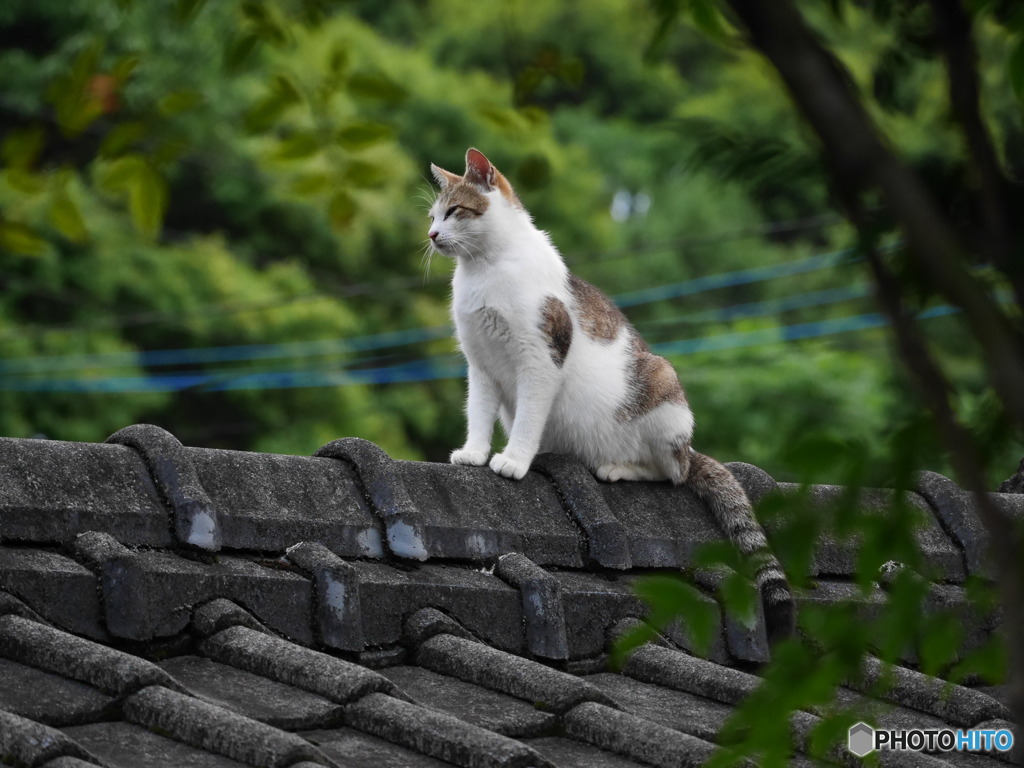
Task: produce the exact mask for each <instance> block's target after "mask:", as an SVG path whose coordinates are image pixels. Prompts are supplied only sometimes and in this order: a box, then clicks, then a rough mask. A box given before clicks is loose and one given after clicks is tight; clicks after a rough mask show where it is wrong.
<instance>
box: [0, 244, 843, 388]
mask: <svg viewBox="0 0 1024 768" xmlns="http://www.w3.org/2000/svg"><path fill="white" fill-rule="evenodd" d="M854 255H855V251H854V250H853V249H847V250H842V251H836V252H834V253H827V254H819V255H816V256H810V257H807V258H804V259H798V260H796V261H790V262H783V263H781V264H774V265H770V266H765V267H754V268H752V269H741V270H735V271H732V272H723V273H720V274H717V275H707V276H704V277H698V278H694V279H692V280H685V281H683V282H679V283H671V284H669V285H662V286H656V287H654V288H648V289H644V290H642V291H633V292H630V293H625V294H620V295H618V296H613V297H612V300H613V301H614V302H615V303H616V304H617V305H618V306H620V307H633V306H640V305H641V304H647V303H653V302H657V301H664V300H666V299H670V298H678V297H682V296H692V295H694V294H697V293H702V292H705V291H710V290H716V289H719V288H728V287H732V286H737V285H748V284H751V283H758V282H764V281H767V280H774V279H776V278H779V277H787V276H791V275H796V274H804V273H807V272H812V271H815V270H820V269H825V268H828V267H832V266H836V265H837V264H839V263H841V262H842V261H843V260H844V259H848V258H851V257H853V256H854ZM840 300H843V299H841V298H840V299H837V301H840ZM451 334H452V328H451V326H450V325H441V326H433V327H427V328H409V329H405V330H401V331H391V332H388V333H379V334H372V335H367V336H356V337H350V338H340V339H323V340H319V341H303V342H290V343H275V344H246V345H236V346H222V347H197V348H192V349H169V350H150V351H142V352H109V353H100V354H91V355H57V356H49V357H25V358H11V359H6V360H0V375H10V374H16V373H48V372H54V371H71V370H82V369H88V368H97V367H101V366H104V367H117V366H134V365H143V366H147V367H156V366H164V365H189V364H196V363H214V362H229V361H242V360H267V359H273V358H282V357H291V358H299V357H310V356H317V355H333V354H346V353H350V352H367V351H376V350H381V349H389V348H392V347H398V346H406V345H410V344H421V343H425V342H428V341H434V340H437V339H441V338H446V337H448V336H450V335H451Z"/></svg>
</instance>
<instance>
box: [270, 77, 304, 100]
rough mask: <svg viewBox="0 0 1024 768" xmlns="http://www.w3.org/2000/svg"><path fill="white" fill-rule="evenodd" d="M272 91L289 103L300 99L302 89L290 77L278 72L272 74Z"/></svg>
mask: <svg viewBox="0 0 1024 768" xmlns="http://www.w3.org/2000/svg"><path fill="white" fill-rule="evenodd" d="M274 92H275V93H276V94H278V96H279V97H280V98H282V99H284V100H285V101H286V102H288V103H289V104H296V103H298V102H300V101H302V91H300V90H299V86H298V85H296V84H295V81H294V80H292V78H291V77H289V76H288V75H285V74H281V73H278V74H276V75H274Z"/></svg>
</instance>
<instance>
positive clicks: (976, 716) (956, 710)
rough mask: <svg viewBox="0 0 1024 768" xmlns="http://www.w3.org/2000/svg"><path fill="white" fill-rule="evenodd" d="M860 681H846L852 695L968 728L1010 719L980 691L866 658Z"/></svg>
mask: <svg viewBox="0 0 1024 768" xmlns="http://www.w3.org/2000/svg"><path fill="white" fill-rule="evenodd" d="M861 675H862V677H861V679H860V680H853V681H848V682H847V685H849V687H850V688H852V689H853V690H855V691H860V692H863V693H870V694H872V695H879V696H881V697H882V698H884V699H886V700H888V701H891V702H893V703H895V704H901V705H903V706H905V707H909V708H910V709H916V710H918V711H920V712H926V713H928V714H930V715H935V716H936V717H940V718H942V719H943V720H946V721H947V722H950V723H953V724H954V725H959V726H962V727H964V728H971V727H973V726H976V725H978V724H979V723H982V722H984V721H986V720H995V719H1003V720H1008V719H1009V718H1010V711H1009V709H1008V708H1007V707H1006V706H1005V705H1004V704H1002V703H1000V702H998V701H996V700H995V699H993V698H992V697H991V696H989V695H988V694H986V693H983V692H982V691H977V690H974V689H973V688H966V687H964V686H962V685H955V684H953V683H948V682H946V681H945V680H942V679H940V678H936V677H929V676H928V675H925V674H923V673H921V672H917V671H915V670H912V669H907V668H906V667H897V666H895V665H892V664H888V663H886V662H884V661H882V660H881V659H878V658H876V657H874V656H866V657H865V658H864V661H863V663H862V666H861Z"/></svg>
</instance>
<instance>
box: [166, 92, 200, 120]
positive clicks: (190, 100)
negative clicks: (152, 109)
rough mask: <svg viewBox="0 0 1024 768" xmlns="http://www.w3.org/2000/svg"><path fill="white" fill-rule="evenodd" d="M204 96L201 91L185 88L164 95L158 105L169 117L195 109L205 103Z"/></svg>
mask: <svg viewBox="0 0 1024 768" xmlns="http://www.w3.org/2000/svg"><path fill="white" fill-rule="evenodd" d="M203 99H204V96H203V94H201V93H199V91H194V90H191V89H189V90H184V91H175V92H174V93H169V94H167V95H166V96H164V97H163V98H162V99H160V101H158V102H157V107H158V108H159V109H160V111H161V112H162V113H163V114H164V115H166V116H167V117H171V116H172V115H176V114H178V113H179V112H185V111H186V110H189V109H194V108H195V107H197V106H199V105H200V104H202V103H203Z"/></svg>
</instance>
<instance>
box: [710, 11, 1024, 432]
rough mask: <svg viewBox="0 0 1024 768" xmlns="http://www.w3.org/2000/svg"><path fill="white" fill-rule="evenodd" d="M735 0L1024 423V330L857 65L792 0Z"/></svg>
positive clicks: (854, 189)
mask: <svg viewBox="0 0 1024 768" xmlns="http://www.w3.org/2000/svg"><path fill="white" fill-rule="evenodd" d="M728 2H729V5H730V6H731V7H732V9H733V11H734V12H735V14H736V16H737V17H738V18H739V19H740V21H741V22H742V24H743V25H744V26H745V27H746V29H747V31H748V33H749V35H750V39H751V41H752V42H753V44H754V45H755V46H756V47H757V48H758V49H759V50H761V52H762V53H763V54H764V55H765V56H766V57H767V58H768V59H769V61H770V62H771V63H772V64H773V65H774V67H775V68H776V70H778V72H779V74H780V75H781V76H782V79H783V81H784V82H785V84H786V87H787V88H788V90H789V92H790V95H791V96H792V98H793V100H794V101H795V102H796V104H797V106H798V107H799V109H800V110H801V112H803V114H804V117H805V118H806V119H807V120H808V122H809V123H810V124H811V126H812V127H813V128H814V130H815V132H816V133H817V134H818V136H819V137H820V139H821V141H822V145H823V148H824V151H825V155H826V158H827V160H828V162H829V164H830V166H831V170H832V175H833V177H834V179H835V181H836V183H837V185H838V186H840V187H843V188H845V189H847V190H849V192H850V193H851V194H853V195H854V196H856V197H857V198H859V197H860V196H862V195H863V194H864V193H865V192H867V191H869V190H872V189H877V190H878V191H879V192H880V193H881V195H882V198H883V201H884V203H885V206H886V208H888V210H890V211H891V212H892V213H893V215H894V217H895V219H896V221H897V222H898V223H899V224H900V226H901V229H902V231H903V235H904V237H905V238H906V241H907V245H908V251H909V253H910V255H911V257H912V258H913V260H914V264H915V267H916V268H917V270H918V271H919V272H920V273H921V275H922V276H923V277H924V278H926V281H927V282H928V283H929V284H931V285H932V286H934V288H935V289H936V290H937V291H938V292H939V293H940V294H941V295H943V296H944V297H945V298H946V299H947V300H948V301H949V302H950V303H951V304H953V305H955V306H957V307H959V308H960V309H961V310H963V313H964V318H965V320H966V322H967V325H968V326H969V327H970V329H971V332H972V333H973V335H974V338H975V340H976V341H977V343H978V345H979V346H980V348H981V350H982V354H983V356H984V359H985V364H986V371H987V373H988V375H989V378H990V381H991V383H992V385H993V387H994V388H995V390H996V392H997V393H998V394H999V396H1000V398H1001V400H1002V401H1003V403H1004V405H1005V407H1006V411H1007V413H1008V414H1009V415H1010V417H1011V418H1012V419H1013V420H1014V422H1015V423H1016V424H1017V425H1018V427H1020V428H1024V338H1022V335H1021V333H1020V331H1019V329H1017V328H1015V327H1014V326H1013V325H1012V324H1011V322H1010V320H1009V319H1008V318H1007V317H1006V316H1005V315H1004V314H1003V313H1002V312H1001V311H1000V309H999V307H998V306H997V305H996V304H995V302H993V301H992V300H991V298H990V297H989V295H988V293H987V291H986V290H985V288H984V287H983V286H982V284H981V283H980V282H979V281H978V280H976V279H975V278H974V276H973V275H972V274H971V273H970V272H969V271H968V269H967V268H966V266H965V265H964V263H963V262H962V260H961V258H960V256H961V254H960V251H959V247H958V245H957V243H958V239H957V237H956V233H955V232H954V231H953V230H952V229H951V227H950V226H949V224H948V223H947V222H946V220H945V219H944V218H943V217H942V215H941V214H940V213H939V211H938V209H937V207H936V205H935V202H934V201H933V200H932V198H931V196H930V195H929V194H928V192H927V190H926V189H925V188H924V186H923V185H922V184H921V182H920V181H919V180H918V179H917V177H916V176H915V175H914V174H913V173H912V172H911V171H910V170H909V169H908V168H907V167H906V166H904V165H903V163H901V162H900V161H899V159H898V158H897V157H896V156H895V155H894V154H893V152H892V151H891V150H890V149H889V148H888V147H886V145H885V144H884V143H883V141H882V139H881V137H880V136H879V135H878V132H877V131H876V129H875V126H874V124H873V122H872V121H871V118H870V117H869V116H868V114H867V112H866V110H865V109H864V107H863V105H862V104H861V103H860V100H859V98H858V96H857V93H856V90H855V87H854V85H853V84H852V80H851V78H850V77H849V74H848V73H847V72H846V70H845V69H844V68H843V66H842V65H841V64H840V63H839V62H838V61H837V60H836V58H835V57H834V56H832V54H831V53H829V52H828V51H827V50H826V49H825V48H824V46H823V45H822V44H821V43H820V42H819V41H818V39H817V37H816V36H815V35H814V33H813V32H812V31H811V30H810V29H809V28H808V27H807V25H806V24H805V23H804V20H803V17H802V16H801V15H800V13H799V11H797V9H796V8H795V6H794V5H793V3H792V2H791V0H775V1H774V2H771V3H766V2H763V0H728Z"/></svg>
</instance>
